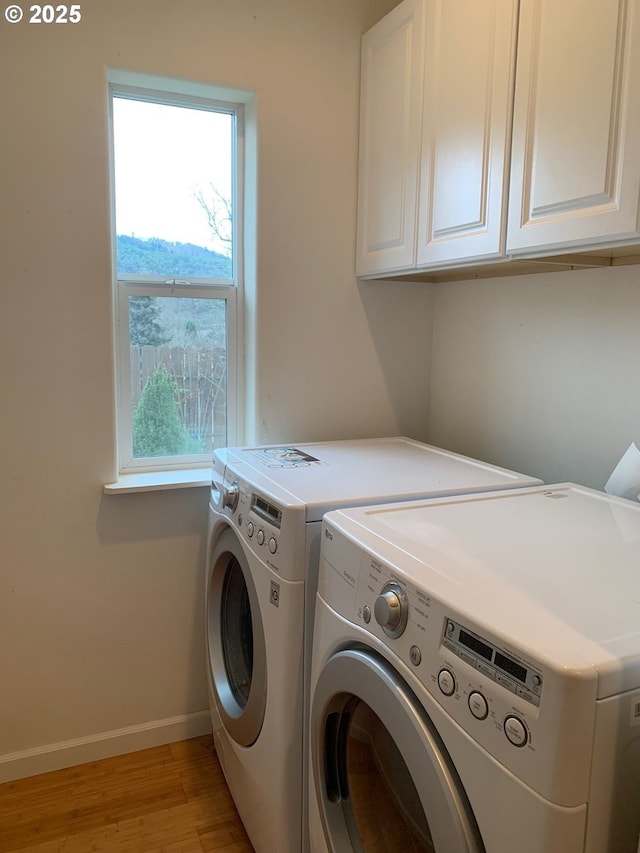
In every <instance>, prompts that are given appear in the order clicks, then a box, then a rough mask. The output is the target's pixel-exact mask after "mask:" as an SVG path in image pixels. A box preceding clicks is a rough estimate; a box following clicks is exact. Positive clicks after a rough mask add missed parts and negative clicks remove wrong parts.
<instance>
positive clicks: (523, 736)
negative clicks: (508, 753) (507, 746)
mask: <svg viewBox="0 0 640 853" xmlns="http://www.w3.org/2000/svg"><path fill="white" fill-rule="evenodd" d="M504 733H505V734H506V736H507V739H508V740H509V742H510V743H512V744H513V745H514V746H526V745H527V741H528V740H529V733H528V732H527V728H526V726H525V724H524V723H523V722H522V720H521V719H520V718H519V717H514V716H513V714H509V716H508V717H506V719H505V721H504Z"/></svg>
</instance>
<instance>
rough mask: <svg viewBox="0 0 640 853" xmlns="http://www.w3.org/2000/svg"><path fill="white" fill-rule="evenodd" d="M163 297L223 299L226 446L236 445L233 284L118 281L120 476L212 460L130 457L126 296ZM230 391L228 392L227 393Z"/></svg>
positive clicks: (198, 465) (235, 293)
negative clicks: (225, 347)
mask: <svg viewBox="0 0 640 853" xmlns="http://www.w3.org/2000/svg"><path fill="white" fill-rule="evenodd" d="M131 296H160V297H162V296H164V297H174V298H185V299H223V300H224V301H225V304H226V338H227V340H226V344H227V357H226V363H227V382H226V385H227V398H226V410H227V444H233V443H235V437H236V435H237V431H238V417H239V412H238V396H239V395H238V393H237V390H238V388H239V372H240V371H239V366H238V349H239V348H238V340H237V334H236V329H237V320H238V316H237V315H238V310H237V302H238V290H237V288H236V287H235V286H233V285H228V286H226V287H224V286H219V287H212V286H211V285H204V286H203V285H177V286H176V285H169V284H163V283H156V284H147V285H143V284H140V283H138V282H132V281H127V280H119V281H118V300H117V320H118V341H117V354H118V365H117V370H118V401H117V402H118V405H117V410H118V459H119V463H120V471H121V473H132V472H134V471H140V472H142V471H163V470H175V469H181V468H201V467H204V466H205V465H206V466H208V465H209V464H210V461H211V454H210V453H200V454H181V455H179V456H154V457H139V458H135V457H134V455H133V408H132V404H131V382H132V376H131V360H130V357H129V353H130V335H129V297H131ZM229 389H231V392H230V393H229Z"/></svg>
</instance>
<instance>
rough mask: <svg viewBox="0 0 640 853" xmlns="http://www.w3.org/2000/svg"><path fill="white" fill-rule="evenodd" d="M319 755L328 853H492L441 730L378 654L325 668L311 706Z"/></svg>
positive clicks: (333, 661)
mask: <svg viewBox="0 0 640 853" xmlns="http://www.w3.org/2000/svg"><path fill="white" fill-rule="evenodd" d="M311 752H312V762H313V774H314V781H315V787H316V796H317V798H318V804H317V805H318V808H319V811H320V814H321V818H322V823H323V829H324V832H325V836H326V840H327V845H328V847H329V849H330V850H332V851H339V853H347V851H366V852H367V853H371V851H374V853H375V851H396V850H397V851H402V853H414V851H426V853H434V851H435V853H484V845H483V843H482V840H481V838H480V833H479V831H478V827H477V824H476V821H475V818H474V816H473V813H472V811H471V807H470V805H469V802H468V799H467V797H466V794H465V792H464V790H463V788H462V784H461V782H460V779H459V777H458V774H457V773H456V770H455V768H454V767H453V765H452V762H451V760H450V758H449V756H448V754H447V752H446V750H445V747H444V745H443V744H442V742H441V740H440V738H439V736H438V734H437V732H436V731H435V728H434V726H433V723H432V722H431V720H430V719H429V717H428V716H427V714H426V713H425V711H424V709H422V708H421V706H420V704H419V702H418V700H417V698H416V696H415V695H414V693H413V692H412V691H411V689H410V688H409V687H408V685H407V684H406V683H405V682H404V681H403V680H402V679H401V678H400V676H399V675H398V674H397V673H396V672H395V671H394V670H393V668H392V667H391V666H390V665H389V663H388V662H387V661H385V660H384V659H383V658H381V657H379V656H378V655H376V654H375V653H374V652H372V651H371V650H362V649H347V650H345V651H341V652H338V653H336V654H335V655H333V657H331V658H330V659H329V661H328V662H327V664H326V666H325V668H324V669H323V670H322V672H321V674H320V676H319V679H318V683H317V685H316V687H315V690H314V694H313V700H312V708H311Z"/></svg>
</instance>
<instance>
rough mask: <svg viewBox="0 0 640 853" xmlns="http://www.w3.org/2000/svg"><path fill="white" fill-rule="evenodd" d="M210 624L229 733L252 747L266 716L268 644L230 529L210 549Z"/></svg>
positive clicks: (218, 699)
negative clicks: (211, 549)
mask: <svg viewBox="0 0 640 853" xmlns="http://www.w3.org/2000/svg"><path fill="white" fill-rule="evenodd" d="M206 624H207V648H208V660H209V675H210V679H211V687H212V693H213V697H214V700H215V703H216V707H217V709H218V712H219V714H220V717H221V718H222V723H223V725H224V728H225V730H226V731H227V733H228V734H229V736H230V737H231V738H232V739H233V740H235V741H236V743H239V744H241V745H242V746H251V744H252V743H254V742H255V741H256V739H257V737H258V735H259V734H260V730H261V728H262V722H263V720H264V713H265V705H266V700H267V661H266V649H265V641H264V630H263V627H262V619H261V616H260V605H259V602H258V597H257V594H256V588H255V584H254V582H253V578H252V575H251V568H250V565H249V560H248V558H247V555H246V554H245V552H244V549H243V547H242V544H241V542H240V541H239V540H238V538H237V536H236V535H235V533H234V532H233V530H232V529H231V528H229V529H227V530H225V531H224V533H222V534H221V536H220V537H219V539H218V540H217V542H216V544H215V547H214V549H213V553H212V554H211V560H210V563H209V577H208V582H207V606H206Z"/></svg>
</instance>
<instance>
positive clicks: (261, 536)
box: [256, 530, 264, 545]
mask: <svg viewBox="0 0 640 853" xmlns="http://www.w3.org/2000/svg"><path fill="white" fill-rule="evenodd" d="M256 539H257V540H258V545H264V530H258V535H257V536H256Z"/></svg>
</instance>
